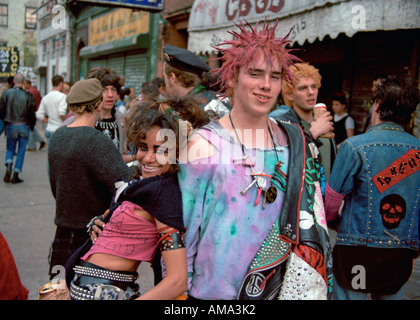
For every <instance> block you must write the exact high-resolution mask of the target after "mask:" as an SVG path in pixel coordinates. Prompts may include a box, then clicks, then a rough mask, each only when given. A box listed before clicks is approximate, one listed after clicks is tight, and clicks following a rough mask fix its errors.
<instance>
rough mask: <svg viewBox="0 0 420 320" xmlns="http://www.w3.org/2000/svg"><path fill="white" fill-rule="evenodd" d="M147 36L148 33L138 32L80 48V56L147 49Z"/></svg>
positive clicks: (88, 56)
mask: <svg viewBox="0 0 420 320" xmlns="http://www.w3.org/2000/svg"><path fill="white" fill-rule="evenodd" d="M147 36H148V35H147V34H146V35H144V34H137V35H134V36H129V37H126V38H122V39H118V40H114V41H110V42H106V43H102V44H97V45H94V46H89V47H83V48H82V49H81V50H80V56H81V57H82V58H85V59H90V58H94V57H97V56H103V55H109V54H113V53H117V52H121V51H129V50H138V49H147V48H146V47H145V43H147V41H146V40H145V37H147Z"/></svg>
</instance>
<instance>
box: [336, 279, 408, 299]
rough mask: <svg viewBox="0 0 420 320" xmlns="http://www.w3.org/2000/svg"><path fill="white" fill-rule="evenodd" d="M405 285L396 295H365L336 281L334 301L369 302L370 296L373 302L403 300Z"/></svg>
mask: <svg viewBox="0 0 420 320" xmlns="http://www.w3.org/2000/svg"><path fill="white" fill-rule="evenodd" d="M404 288H405V285H404V286H402V288H401V289H400V290H399V291H398V292H397V293H395V294H390V295H378V294H373V293H364V292H359V291H355V290H350V289H345V288H343V287H342V286H340V285H339V284H338V283H337V281H336V280H335V281H334V283H333V299H334V300H368V298H369V296H370V297H371V298H372V300H402V296H403V293H404Z"/></svg>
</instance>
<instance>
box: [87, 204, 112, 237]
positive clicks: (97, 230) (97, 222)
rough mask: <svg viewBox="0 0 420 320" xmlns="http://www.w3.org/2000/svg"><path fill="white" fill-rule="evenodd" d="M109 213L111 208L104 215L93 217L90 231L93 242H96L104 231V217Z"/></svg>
mask: <svg viewBox="0 0 420 320" xmlns="http://www.w3.org/2000/svg"><path fill="white" fill-rule="evenodd" d="M108 213H109V209H108V210H106V211H105V213H104V214H103V215H102V216H97V217H95V218H93V219H92V221H91V223H90V224H89V229H88V232H89V234H90V238H91V240H92V242H95V241H96V239H98V236H99V235H100V234H101V233H102V230H103V228H104V227H105V222H104V218H105V216H106V215H107V214H108Z"/></svg>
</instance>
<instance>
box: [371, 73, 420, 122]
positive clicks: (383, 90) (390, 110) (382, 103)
mask: <svg viewBox="0 0 420 320" xmlns="http://www.w3.org/2000/svg"><path fill="white" fill-rule="evenodd" d="M373 100H374V101H375V102H377V103H378V104H379V118H380V120H381V121H393V122H396V123H398V124H400V125H401V126H403V127H404V126H406V125H407V124H408V123H409V122H410V120H411V116H412V114H413V112H414V111H415V110H416V108H417V105H418V104H419V100H420V93H419V89H418V88H417V86H416V85H415V83H414V82H413V81H411V80H409V79H399V78H397V77H396V76H388V77H386V78H385V79H383V80H382V81H381V83H380V84H379V85H378V87H377V89H376V92H375V94H374V97H373Z"/></svg>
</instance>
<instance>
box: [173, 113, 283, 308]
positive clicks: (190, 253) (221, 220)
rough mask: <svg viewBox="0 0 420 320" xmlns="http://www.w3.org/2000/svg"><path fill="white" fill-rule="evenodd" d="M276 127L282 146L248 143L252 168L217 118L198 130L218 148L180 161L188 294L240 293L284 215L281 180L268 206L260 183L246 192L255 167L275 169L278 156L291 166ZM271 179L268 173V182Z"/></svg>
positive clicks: (270, 171)
mask: <svg viewBox="0 0 420 320" xmlns="http://www.w3.org/2000/svg"><path fill="white" fill-rule="evenodd" d="M272 127H273V130H274V132H273V136H274V141H275V143H276V149H277V151H275V149H274V148H268V149H261V148H247V147H245V153H246V154H247V155H248V159H247V161H252V162H253V163H254V164H255V167H253V169H252V170H251V167H250V166H248V165H243V162H242V161H241V160H240V159H241V157H243V154H242V149H241V145H240V144H239V143H236V142H235V141H234V139H233V138H232V136H231V135H230V134H229V132H228V131H227V130H225V129H224V128H223V127H222V126H221V125H220V123H219V122H218V121H216V122H212V123H210V124H208V125H207V126H206V127H205V128H208V129H211V131H210V130H205V129H200V130H198V132H199V133H200V134H201V135H202V136H203V137H204V138H205V139H207V140H210V141H211V143H212V144H213V146H214V147H215V148H216V149H217V153H216V154H215V155H213V156H211V157H209V158H205V159H201V160H197V161H193V162H190V163H188V164H186V165H181V171H180V173H179V174H178V176H179V182H180V188H181V192H182V201H183V211H184V222H185V227H186V228H187V231H186V233H185V244H186V247H187V259H188V266H189V270H188V272H189V274H190V281H191V286H190V290H189V294H190V295H191V296H193V297H194V298H197V299H226V300H231V299H236V297H237V294H238V292H239V289H240V286H241V284H242V281H243V279H244V277H245V275H246V273H247V272H248V270H249V267H250V265H251V263H252V261H253V259H254V257H255V255H256V254H257V252H258V250H259V249H260V247H261V244H262V243H263V241H264V239H265V238H266V236H267V234H268V233H269V231H270V230H271V228H272V226H273V224H274V222H275V221H276V220H277V219H278V217H279V213H280V211H281V208H282V205H283V201H284V191H282V190H281V188H280V187H281V186H278V187H277V191H278V195H277V198H276V200H275V201H274V202H273V203H266V205H265V209H263V208H262V206H263V195H261V198H260V200H259V202H258V203H256V200H257V197H258V189H257V187H256V186H252V187H251V188H250V189H249V190H248V191H247V192H246V193H245V194H244V195H242V194H241V191H242V190H243V189H245V188H246V187H247V186H248V185H249V184H250V183H251V182H252V180H253V179H252V176H251V173H252V172H254V173H255V172H264V173H265V174H269V175H272V174H273V173H274V171H275V164H276V163H278V161H279V160H280V161H282V162H283V164H282V166H281V169H282V171H283V172H285V173H286V172H287V171H288V165H289V147H288V146H280V145H279V142H278V140H277V134H278V132H279V130H280V128H279V127H278V126H277V125H273V126H272ZM276 183H277V182H276ZM283 183H286V181H285V180H283ZM279 184H280V185H281V182H279ZM270 185H271V183H270V179H269V178H267V179H266V187H267V188H268V187H270ZM245 243H246V246H244V244H245ZM192 260H194V264H192ZM191 276H192V277H191Z"/></svg>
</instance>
